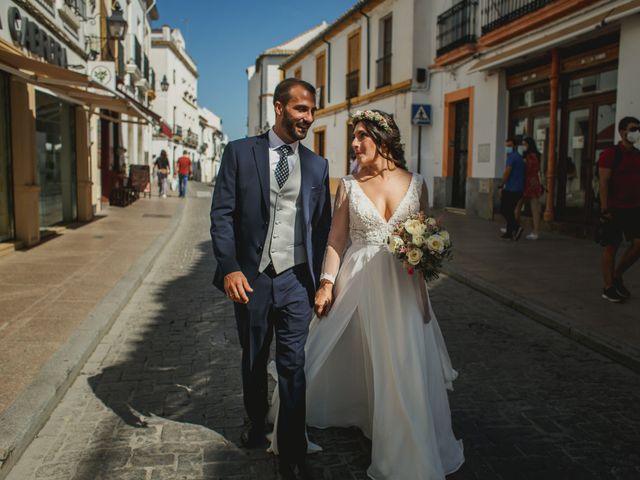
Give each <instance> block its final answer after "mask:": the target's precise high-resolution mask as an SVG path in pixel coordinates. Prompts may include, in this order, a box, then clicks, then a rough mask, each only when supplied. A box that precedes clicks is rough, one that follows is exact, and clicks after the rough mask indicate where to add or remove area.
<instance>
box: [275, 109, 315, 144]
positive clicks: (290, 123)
mask: <svg viewBox="0 0 640 480" xmlns="http://www.w3.org/2000/svg"><path fill="white" fill-rule="evenodd" d="M283 113H284V115H283V117H282V126H283V127H284V129H285V131H286V132H287V133H288V134H289V136H290V137H291V138H295V139H296V140H303V139H304V138H306V136H307V132H308V130H309V127H310V126H311V124H309V123H307V122H305V121H304V120H300V121H298V122H295V121H294V120H293V119H292V118H291V117H290V116H289V114H288V113H287V111H286V110H285V111H284V112H283ZM296 123H297V125H298V127H306V129H305V132H304V133H298V132H297V131H296Z"/></svg>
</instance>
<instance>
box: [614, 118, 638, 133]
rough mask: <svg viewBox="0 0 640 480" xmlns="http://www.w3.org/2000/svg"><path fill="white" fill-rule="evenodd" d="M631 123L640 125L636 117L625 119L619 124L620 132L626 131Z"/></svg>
mask: <svg viewBox="0 0 640 480" xmlns="http://www.w3.org/2000/svg"><path fill="white" fill-rule="evenodd" d="M630 123H637V124H640V120H638V119H637V118H636V117H624V118H623V119H622V120H620V121H619V122H618V131H620V130H626V129H627V127H628V126H629V124H630Z"/></svg>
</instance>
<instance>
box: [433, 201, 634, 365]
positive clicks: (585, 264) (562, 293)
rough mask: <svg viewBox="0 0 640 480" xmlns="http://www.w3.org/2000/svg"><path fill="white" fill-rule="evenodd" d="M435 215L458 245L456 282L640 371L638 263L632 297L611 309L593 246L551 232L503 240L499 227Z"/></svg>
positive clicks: (629, 281)
mask: <svg viewBox="0 0 640 480" xmlns="http://www.w3.org/2000/svg"><path fill="white" fill-rule="evenodd" d="M436 214H437V215H441V216H442V221H443V223H444V224H445V225H446V227H447V228H448V229H449V230H450V232H451V236H452V239H453V242H454V260H453V261H452V262H449V263H448V264H447V265H446V267H445V269H446V271H447V272H448V273H449V274H450V275H452V276H453V277H454V278H456V279H457V280H459V281H461V282H464V283H467V284H468V285H470V286H472V287H474V288H477V289H479V290H480V291H482V292H484V293H485V294H488V295H491V296H492V297H493V298H495V299H497V300H499V301H501V302H503V303H505V304H507V305H510V306H511V307H513V308H516V309H518V310H519V311H521V312H522V313H525V314H527V315H528V316H529V317H531V318H534V319H536V320H538V321H540V322H542V323H544V324H545V325H547V326H550V327H552V328H554V329H556V330H558V331H560V332H561V333H563V334H565V335H567V336H569V337H571V338H573V339H574V340H577V341H579V342H581V343H583V344H585V345H587V346H589V347H590V348H594V349H596V350H598V351H600V352H601V353H603V354H605V355H608V356H610V357H611V358H614V359H615V360H617V361H619V362H621V363H623V364H625V365H627V366H629V367H630V368H634V369H635V370H636V371H640V262H638V263H637V264H636V265H634V266H633V267H632V268H631V269H630V270H629V272H628V273H627V274H626V275H625V277H624V280H625V283H626V285H627V287H628V288H629V290H631V292H632V297H631V298H630V299H629V300H628V301H626V302H624V303H622V304H612V303H610V302H608V301H606V300H603V299H602V298H601V297H600V295H601V293H602V277H601V274H600V253H601V248H600V247H599V246H598V245H596V244H595V243H594V242H593V241H591V240H585V239H578V238H574V237H570V236H567V235H561V234H557V233H552V232H542V234H541V235H540V239H539V240H536V241H531V240H526V239H525V238H524V235H523V237H522V238H521V239H520V240H519V241H517V242H514V241H508V240H502V239H500V238H499V236H500V231H499V228H500V227H501V226H502V224H500V223H494V222H490V221H487V220H482V219H479V218H473V217H467V216H464V215H459V214H453V213H448V212H436Z"/></svg>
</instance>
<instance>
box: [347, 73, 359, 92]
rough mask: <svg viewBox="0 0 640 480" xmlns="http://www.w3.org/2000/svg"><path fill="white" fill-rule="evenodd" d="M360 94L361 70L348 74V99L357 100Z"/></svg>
mask: <svg viewBox="0 0 640 480" xmlns="http://www.w3.org/2000/svg"><path fill="white" fill-rule="evenodd" d="M359 92H360V70H355V71H353V72H350V73H347V99H349V98H355V97H357V96H358V94H359Z"/></svg>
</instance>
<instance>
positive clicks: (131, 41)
mask: <svg viewBox="0 0 640 480" xmlns="http://www.w3.org/2000/svg"><path fill="white" fill-rule="evenodd" d="M128 37H129V38H128V39H127V58H126V62H127V73H130V74H132V75H133V76H135V77H136V79H140V78H143V65H142V46H141V45H140V40H138V37H136V35H135V33H130V34H129V35H128Z"/></svg>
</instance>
